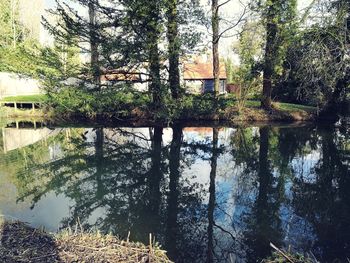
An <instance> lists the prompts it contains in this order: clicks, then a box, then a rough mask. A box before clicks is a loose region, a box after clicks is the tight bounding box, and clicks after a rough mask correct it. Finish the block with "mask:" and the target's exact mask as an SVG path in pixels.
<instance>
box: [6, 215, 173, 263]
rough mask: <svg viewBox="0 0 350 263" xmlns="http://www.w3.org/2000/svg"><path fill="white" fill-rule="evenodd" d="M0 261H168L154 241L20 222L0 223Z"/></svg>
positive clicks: (39, 262) (155, 262)
mask: <svg viewBox="0 0 350 263" xmlns="http://www.w3.org/2000/svg"><path fill="white" fill-rule="evenodd" d="M0 236H1V246H0V262H33V263H34V262H35V263H41V262H111V263H114V262H154V263H158V262H159V263H161V262H162V263H163V262H164V263H166V262H171V261H170V260H169V259H168V258H167V256H166V252H165V251H164V250H161V249H160V248H159V247H158V246H157V245H155V244H152V243H151V244H150V245H147V246H146V245H143V244H140V243H133V242H129V241H122V240H120V239H118V238H116V237H114V236H111V235H100V234H98V233H95V234H91V233H78V231H76V233H72V231H68V230H67V231H65V232H62V233H59V234H54V235H53V234H48V233H46V232H44V231H42V230H39V229H34V228H32V227H30V226H28V225H26V224H24V223H21V222H17V221H16V222H15V221H13V222H9V221H3V222H1V224H0Z"/></svg>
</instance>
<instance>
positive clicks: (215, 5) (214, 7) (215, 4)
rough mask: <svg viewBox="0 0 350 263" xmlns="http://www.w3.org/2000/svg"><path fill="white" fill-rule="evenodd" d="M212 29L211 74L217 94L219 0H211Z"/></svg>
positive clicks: (218, 73)
mask: <svg viewBox="0 0 350 263" xmlns="http://www.w3.org/2000/svg"><path fill="white" fill-rule="evenodd" d="M211 12H212V18H211V20H212V21H211V23H212V30H213V39H212V45H213V49H212V51H213V76H214V93H215V96H218V95H219V87H220V61H219V0H212V4H211Z"/></svg>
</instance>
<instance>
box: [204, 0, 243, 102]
mask: <svg viewBox="0 0 350 263" xmlns="http://www.w3.org/2000/svg"><path fill="white" fill-rule="evenodd" d="M230 2H231V0H226V1H223V2H222V3H219V0H212V1H211V29H212V41H211V42H212V56H213V76H214V96H215V97H217V96H218V95H219V92H220V54H219V42H220V39H221V38H222V37H225V33H227V32H229V31H230V30H232V29H234V28H236V27H237V26H238V25H239V24H240V23H241V22H242V21H243V19H244V17H245V15H246V11H247V6H244V8H243V11H242V12H241V14H240V15H239V17H238V18H237V19H236V21H234V19H233V18H231V19H229V20H232V21H227V20H226V24H228V25H227V27H226V28H225V29H223V30H221V31H220V21H223V20H224V19H223V18H222V17H220V14H219V12H220V8H222V7H223V6H225V5H227V4H228V3H230ZM240 3H241V2H240Z"/></svg>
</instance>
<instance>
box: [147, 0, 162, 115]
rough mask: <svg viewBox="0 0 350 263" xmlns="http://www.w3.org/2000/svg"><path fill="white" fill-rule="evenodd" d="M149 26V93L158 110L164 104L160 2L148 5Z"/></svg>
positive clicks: (151, 2) (154, 106) (152, 2)
mask: <svg viewBox="0 0 350 263" xmlns="http://www.w3.org/2000/svg"><path fill="white" fill-rule="evenodd" d="M148 17H149V19H150V20H149V21H148V26H147V32H146V36H147V44H148V59H149V71H150V77H151V83H150V86H149V91H150V93H151V95H152V102H153V108H154V109H155V110H158V109H159V108H160V106H161V103H162V88H161V80H160V55H159V47H158V43H159V37H160V32H159V29H158V22H159V20H160V19H159V17H160V7H159V3H158V1H150V2H149V5H148Z"/></svg>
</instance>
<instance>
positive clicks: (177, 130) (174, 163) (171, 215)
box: [166, 126, 182, 262]
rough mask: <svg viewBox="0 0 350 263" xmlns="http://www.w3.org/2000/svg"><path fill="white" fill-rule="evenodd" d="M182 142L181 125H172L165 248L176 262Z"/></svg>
mask: <svg viewBox="0 0 350 263" xmlns="http://www.w3.org/2000/svg"><path fill="white" fill-rule="evenodd" d="M181 143H182V127H180V126H175V127H173V140H172V142H171V146H170V156H169V170H170V182H169V198H168V211H167V212H168V219H167V236H166V249H167V251H168V255H169V257H170V258H171V259H172V260H174V261H175V262H176V255H177V249H176V241H177V214H178V198H179V190H178V183H179V177H180V150H181Z"/></svg>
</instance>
